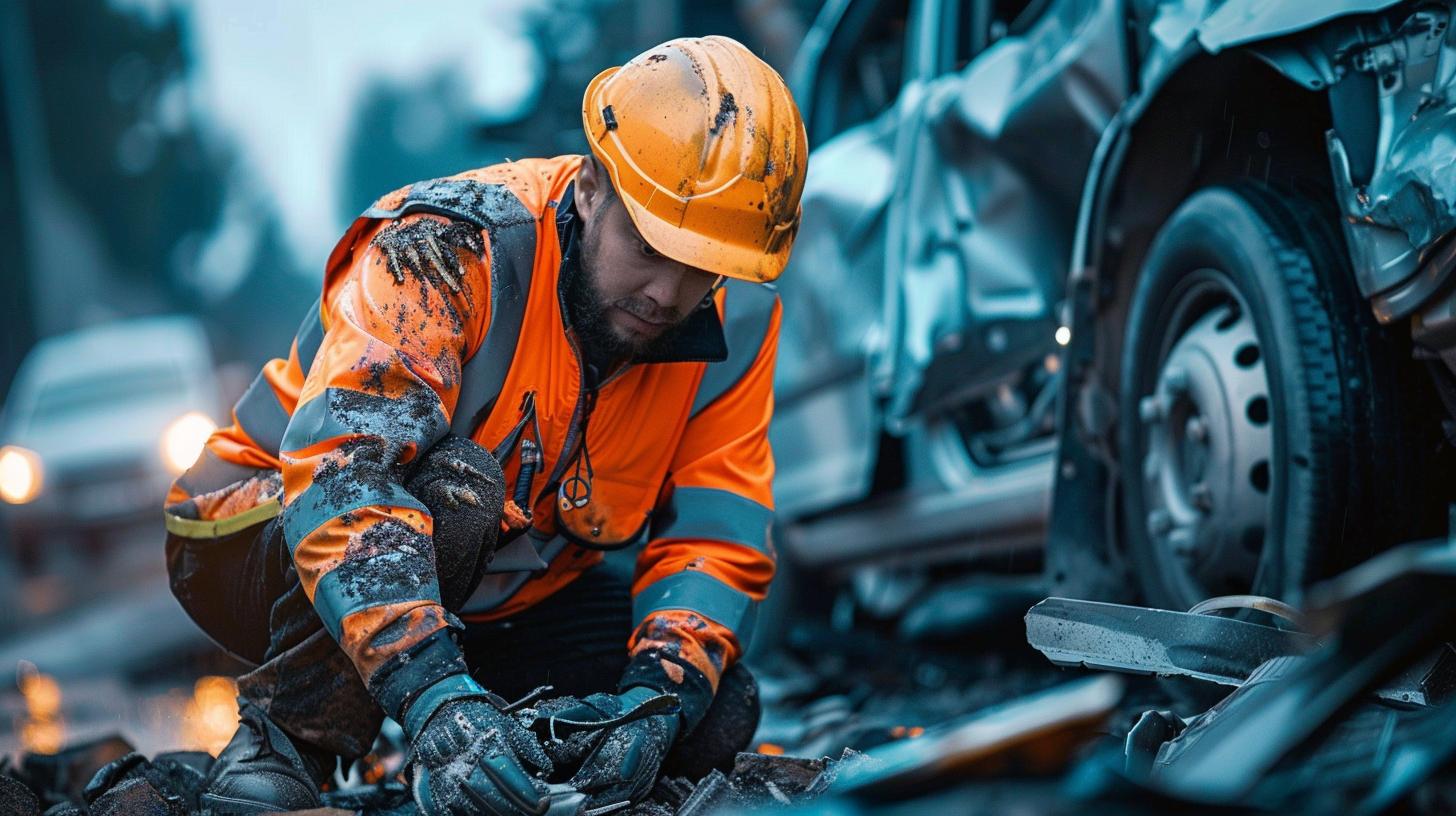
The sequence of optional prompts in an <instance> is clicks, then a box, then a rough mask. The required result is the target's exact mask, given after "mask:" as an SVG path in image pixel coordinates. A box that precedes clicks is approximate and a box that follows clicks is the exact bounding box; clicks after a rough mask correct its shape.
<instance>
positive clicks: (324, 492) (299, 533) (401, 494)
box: [283, 468, 430, 552]
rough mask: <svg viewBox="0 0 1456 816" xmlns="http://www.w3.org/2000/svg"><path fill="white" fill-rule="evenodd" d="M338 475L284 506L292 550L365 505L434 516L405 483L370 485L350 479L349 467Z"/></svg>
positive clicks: (285, 532) (285, 527)
mask: <svg viewBox="0 0 1456 816" xmlns="http://www.w3.org/2000/svg"><path fill="white" fill-rule="evenodd" d="M334 478H335V481H334V482H332V483H330V484H327V485H323V484H313V485H310V486H309V488H308V489H307V490H305V491H303V492H302V493H300V494H299V496H298V498H296V499H294V500H293V501H292V502H290V503H289V504H288V506H287V507H285V508H283V540H284V541H287V542H288V551H289V552H293V551H294V550H296V549H298V543H299V542H300V541H303V539H304V538H305V537H306V536H307V535H308V534H309V533H312V532H313V531H314V530H317V529H318V528H319V527H321V526H323V525H324V523H325V522H327V521H328V520H329V519H335V518H338V517H339V516H342V515H344V514H345V513H347V512H349V511H350V510H358V509H360V508H361V507H381V506H382V507H412V508H414V509H416V510H418V511H420V512H421V513H423V514H425V515H426V516H428V515H430V511H429V510H428V509H426V507H425V506H424V505H423V504H422V503H420V500H419V499H416V498H415V497H414V496H412V495H410V493H409V491H407V490H405V489H404V486H403V485H399V484H393V483H390V484H387V485H380V486H378V487H374V488H370V487H366V486H364V485H362V484H360V483H359V482H357V481H349V472H348V469H347V468H345V469H344V470H343V471H342V472H340V473H339V474H338V475H337V476H336V477H334Z"/></svg>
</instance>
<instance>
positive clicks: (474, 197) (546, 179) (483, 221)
mask: <svg viewBox="0 0 1456 816" xmlns="http://www.w3.org/2000/svg"><path fill="white" fill-rule="evenodd" d="M581 160H582V157H581V156H557V157H554V158H549V159H519V160H515V161H506V162H501V163H499V164H492V165H487V166H485V167H477V168H475V169H472V170H466V171H464V172H461V173H456V174H455V175H452V176H443V177H441V178H434V179H426V180H423V181H416V182H414V183H412V184H407V185H405V186H403V187H400V188H399V189H397V190H394V191H392V192H390V193H388V194H387V195H384V196H382V197H380V198H379V199H378V200H377V201H375V202H374V205H373V206H371V207H370V208H369V209H368V210H366V211H365V212H364V215H365V216H367V217H374V218H389V217H399V216H401V215H405V214H408V213H409V212H411V211H425V212H428V211H435V212H440V213H442V214H446V215H454V216H456V217H462V218H466V219H467V220H471V221H476V222H478V223H480V225H481V226H483V227H489V226H494V225H497V224H505V223H513V222H515V221H519V220H521V219H523V218H525V217H528V216H529V217H530V218H531V219H535V218H539V217H540V216H541V215H542V214H543V213H544V212H545V210H546V209H547V208H548V207H550V206H552V205H553V204H554V203H555V202H556V201H558V200H560V196H561V194H562V192H563V191H564V190H565V188H566V185H567V184H568V183H569V182H570V181H571V179H573V178H575V176H576V172H577V170H578V169H579V168H580V167H581Z"/></svg>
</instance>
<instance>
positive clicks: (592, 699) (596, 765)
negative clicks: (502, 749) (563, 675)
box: [537, 686, 682, 810]
mask: <svg viewBox="0 0 1456 816" xmlns="http://www.w3.org/2000/svg"><path fill="white" fill-rule="evenodd" d="M537 717H538V719H537V731H538V732H544V733H543V736H545V737H546V749H547V752H548V753H550V754H551V755H552V756H553V757H554V758H556V759H557V760H559V761H560V762H561V763H562V764H564V765H570V764H575V763H576V762H578V761H579V762H581V767H580V769H579V770H577V772H576V774H575V775H573V776H572V777H571V779H570V780H569V781H568V782H567V783H566V784H567V785H568V786H569V787H571V788H572V789H574V790H577V791H580V792H581V793H585V794H586V795H587V799H586V801H585V802H584V803H583V804H582V808H583V809H585V810H593V809H597V808H604V807H607V806H610V805H619V804H621V803H624V802H639V801H641V800H642V799H643V798H645V797H646V796H647V794H648V793H649V792H651V790H652V786H653V785H654V784H655V783H656V782H657V772H658V769H660V768H661V767H662V760H663V759H665V758H666V757H667V752H668V751H669V750H671V748H672V746H673V743H674V742H676V741H677V736H678V733H679V732H680V731H681V729H682V716H681V706H680V705H679V704H678V702H677V698H676V697H672V696H666V695H663V694H662V693H661V692H659V691H657V690H656V689H650V688H647V687H646V686H636V687H634V688H630V689H627V690H626V691H624V692H622V693H620V694H605V693H602V694H593V695H591V696H589V697H586V698H583V699H580V700H578V699H576V698H574V697H563V698H560V699H558V700H553V701H550V702H547V703H543V704H542V705H541V706H540V708H539V709H538V710H537Z"/></svg>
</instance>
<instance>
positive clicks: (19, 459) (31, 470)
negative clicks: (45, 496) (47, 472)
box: [0, 445, 41, 504]
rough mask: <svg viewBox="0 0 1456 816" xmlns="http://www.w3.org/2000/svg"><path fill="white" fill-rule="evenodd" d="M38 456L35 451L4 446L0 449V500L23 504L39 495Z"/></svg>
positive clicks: (39, 473)
mask: <svg viewBox="0 0 1456 816" xmlns="http://www.w3.org/2000/svg"><path fill="white" fill-rule="evenodd" d="M40 485H41V467H40V456H38V455H37V454H36V453H35V451H28V450H26V449H25V448H17V447H15V446H14V445H6V446H5V447H3V448H0V499H4V500H5V501H7V502H10V503H11V504H25V503H26V502H28V501H30V500H32V499H34V498H35V497H36V496H38V495H40Z"/></svg>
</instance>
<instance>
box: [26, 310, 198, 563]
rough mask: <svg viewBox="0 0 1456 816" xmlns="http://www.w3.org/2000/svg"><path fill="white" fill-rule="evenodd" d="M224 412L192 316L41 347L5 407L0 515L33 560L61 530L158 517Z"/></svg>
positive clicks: (101, 533)
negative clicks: (176, 480)
mask: <svg viewBox="0 0 1456 816" xmlns="http://www.w3.org/2000/svg"><path fill="white" fill-rule="evenodd" d="M221 416H222V410H221V404H220V400H219V391H218V386H217V378H216V374H215V371H214V366H213V362H212V354H211V352H210V350H209V347H208V343H207V336H206V334H205V333H204V332H203V329H202V326H201V324H200V323H198V321H197V320H195V319H193V318H190V317H154V318H142V319H136V320H126V321H118V322H115V323H110V324H106V325H102V326H97V327H93V328H87V329H83V330H80V331H76V332H72V333H70V334H65V335H60V336H57V337H50V338H47V339H45V340H42V341H41V342H40V343H38V344H36V346H35V348H33V349H32V350H31V352H30V354H29V355H27V356H26V359H25V362H24V363H23V364H22V365H21V368H20V371H19V373H18V374H17V375H16V378H15V383H14V386H13V387H12V388H11V390H10V396H9V399H8V400H7V402H6V404H5V405H4V406H3V410H0V445H3V447H0V500H3V503H0V514H3V516H4V519H5V522H6V526H7V527H8V528H9V530H10V533H11V539H12V541H13V543H14V545H15V547H16V550H17V555H18V556H19V558H20V561H21V562H22V564H33V563H34V561H35V558H36V557H37V555H38V554H39V546H40V542H41V541H43V540H45V539H47V538H50V537H52V536H56V535H60V534H69V533H80V534H82V535H83V536H84V537H86V538H87V539H88V540H90V541H98V540H104V537H105V534H106V533H107V532H109V531H110V530H113V529H115V528H117V527H119V526H122V525H124V524H128V523H130V522H133V521H136V520H139V519H142V518H146V517H148V516H152V517H158V518H159V517H160V515H159V511H160V508H161V506H162V499H163V497H164V496H165V494H166V491H167V488H168V486H169V485H170V484H171V481H172V479H173V478H175V477H176V476H177V475H178V474H180V473H181V472H182V471H183V470H185V469H186V468H187V467H188V466H189V465H191V464H192V462H193V460H194V459H195V458H196V456H197V454H198V453H199V452H200V451H201V449H202V446H203V444H204V443H205V442H206V440H207V437H208V435H209V434H210V433H211V432H212V431H213V429H214V428H215V427H216V422H217V420H218V419H220V418H221Z"/></svg>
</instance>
